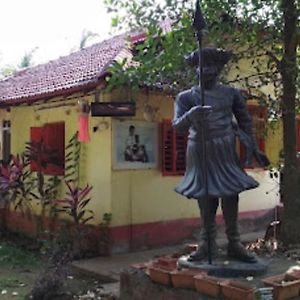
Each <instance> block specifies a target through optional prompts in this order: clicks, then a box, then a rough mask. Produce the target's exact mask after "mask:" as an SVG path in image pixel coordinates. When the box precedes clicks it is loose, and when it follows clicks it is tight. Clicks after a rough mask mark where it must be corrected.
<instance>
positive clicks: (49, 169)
mask: <svg viewBox="0 0 300 300" xmlns="http://www.w3.org/2000/svg"><path fill="white" fill-rule="evenodd" d="M43 139H44V147H45V152H46V153H47V166H46V168H45V170H44V173H45V174H50V175H64V167H65V124H64V123H63V122H59V123H49V124H46V125H45V126H44V131H43Z"/></svg>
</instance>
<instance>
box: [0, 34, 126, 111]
mask: <svg viewBox="0 0 300 300" xmlns="http://www.w3.org/2000/svg"><path fill="white" fill-rule="evenodd" d="M126 39H127V38H126V35H119V36H116V37H113V38H111V39H108V40H105V41H103V42H101V43H98V44H95V45H93V46H90V47H87V48H85V49H83V50H81V51H78V52H74V53H72V54H70V55H68V56H64V57H61V58H59V59H57V60H53V61H50V62H48V63H46V64H43V65H38V66H35V67H32V68H28V69H25V70H21V71H19V72H17V73H16V74H15V75H13V76H11V77H9V78H6V79H3V80H2V81H0V105H8V104H19V103H30V102H31V101H35V100H40V99H45V98H48V97H52V96H58V95H63V94H65V93H66V92H68V91H73V90H74V91H75V90H76V91H79V90H80V89H83V88H87V87H92V86H95V85H96V84H97V82H99V79H100V78H101V76H103V75H104V74H105V71H106V70H107V67H108V66H109V65H110V64H111V63H112V62H113V61H115V60H117V59H118V58H122V57H125V56H127V55H129V54H130V51H129V48H128V47H127V46H126Z"/></svg>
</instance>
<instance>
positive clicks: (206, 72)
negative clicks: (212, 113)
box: [197, 67, 220, 90]
mask: <svg viewBox="0 0 300 300" xmlns="http://www.w3.org/2000/svg"><path fill="white" fill-rule="evenodd" d="M219 73H220V72H219V70H218V69H217V68H215V67H207V68H203V71H202V76H203V77H202V82H203V87H204V89H206V90H209V89H212V88H213V87H214V86H215V84H216V83H217V81H218V77H219ZM197 75H198V80H199V76H200V75H199V70H197Z"/></svg>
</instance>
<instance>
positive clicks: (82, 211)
mask: <svg viewBox="0 0 300 300" xmlns="http://www.w3.org/2000/svg"><path fill="white" fill-rule="evenodd" d="M65 184H66V187H67V192H66V196H65V198H64V199H58V200H56V201H55V203H56V205H57V207H56V211H57V212H60V213H61V212H62V213H65V214H67V215H69V216H70V217H71V218H72V221H73V223H74V231H72V229H71V230H70V231H69V235H70V236H71V240H72V250H73V256H74V257H81V256H82V252H83V243H82V241H83V238H84V230H85V228H84V225H86V223H87V222H88V221H90V220H92V219H93V217H94V216H93V212H92V211H91V210H88V209H86V206H87V205H88V203H89V202H90V200H91V198H90V197H89V193H90V192H91V190H92V187H91V186H89V185H86V186H85V187H84V188H80V187H78V186H77V185H76V184H75V183H73V182H67V181H65Z"/></svg>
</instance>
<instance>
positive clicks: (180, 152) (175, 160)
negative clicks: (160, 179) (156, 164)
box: [161, 120, 187, 176]
mask: <svg viewBox="0 0 300 300" xmlns="http://www.w3.org/2000/svg"><path fill="white" fill-rule="evenodd" d="M161 127H162V143H161V145H162V174H163V175H164V176H175V175H182V174H184V171H185V162H186V145H187V133H177V132H176V131H175V130H174V129H173V127H172V123H171V121H170V120H164V121H163V122H162V125H161Z"/></svg>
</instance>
